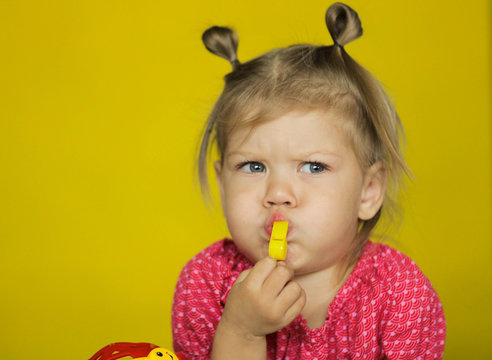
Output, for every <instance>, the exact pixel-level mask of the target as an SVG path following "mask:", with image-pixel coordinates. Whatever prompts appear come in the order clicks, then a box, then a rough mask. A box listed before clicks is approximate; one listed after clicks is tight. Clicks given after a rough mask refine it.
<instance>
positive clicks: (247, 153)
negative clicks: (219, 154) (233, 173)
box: [226, 150, 341, 159]
mask: <svg viewBox="0 0 492 360" xmlns="http://www.w3.org/2000/svg"><path fill="white" fill-rule="evenodd" d="M295 155H296V157H297V158H302V159H305V158H309V157H311V156H316V155H321V156H334V157H337V158H340V157H341V155H340V154H339V153H336V152H333V151H319V150H316V151H306V152H303V153H299V154H295ZM226 156H227V157H231V156H244V157H246V158H247V157H257V156H258V154H257V153H256V152H254V151H232V152H230V153H226ZM262 157H263V155H262Z"/></svg>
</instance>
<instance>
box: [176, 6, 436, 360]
mask: <svg viewBox="0 0 492 360" xmlns="http://www.w3.org/2000/svg"><path fill="white" fill-rule="evenodd" d="M326 23H327V27H328V30H329V32H330V34H331V36H332V38H333V41H334V45H333V46H313V45H294V46H290V47H287V48H282V49H275V50H272V51H270V52H267V53H266V54H264V55H262V56H259V57H257V58H255V59H253V60H251V61H248V62H245V63H240V62H239V61H238V59H237V56H236V50H237V44H238V38H237V36H236V34H235V33H234V32H232V30H230V29H228V28H222V27H213V28H210V29H209V30H207V31H206V32H205V33H204V34H203V41H204V43H205V46H206V47H207V49H208V50H210V51H211V52H212V53H214V54H216V55H218V56H221V57H223V58H225V59H227V60H228V61H229V62H230V63H231V64H232V72H231V73H229V74H228V75H227V76H226V77H225V88H224V91H223V93H222V95H221V96H220V98H219V99H218V101H217V103H216V105H215V107H214V109H213V111H212V113H211V115H210V118H209V120H208V123H207V126H206V129H205V133H204V136H203V139H202V143H201V150H200V157H199V174H200V179H201V182H202V186H204V188H206V187H207V180H206V179H207V174H206V158H207V153H208V151H209V149H210V147H211V143H212V142H213V141H216V143H217V147H218V152H219V156H220V159H219V160H218V161H217V162H216V164H215V170H216V176H217V180H218V184H219V190H220V198H221V204H222V208H223V212H224V215H225V218H226V221H227V225H228V228H229V231H230V235H231V239H225V240H222V241H219V242H217V243H215V244H213V245H211V246H210V247H208V248H207V249H205V250H203V251H202V252H200V253H199V254H198V255H196V256H195V257H194V258H193V259H192V260H191V261H190V262H189V263H188V264H187V265H186V266H185V267H184V269H183V271H182V273H181V275H180V278H179V280H178V283H177V286H176V293H175V298H174V303H173V334H174V348H175V350H176V352H178V353H181V354H182V356H184V357H185V358H187V359H210V358H211V359H248V360H251V359H255V360H256V359H440V358H441V357H442V353H443V349H444V339H445V320H444V314H443V310H442V306H441V303H440V301H439V298H438V296H437V294H436V293H435V292H434V290H433V288H432V286H431V284H430V282H429V281H428V280H427V279H426V277H425V276H424V275H423V274H422V272H421V271H420V270H419V268H418V267H417V266H416V265H415V264H414V263H413V262H412V261H411V260H410V259H409V258H408V257H406V256H405V255H403V254H401V253H400V252H398V251H396V250H394V249H392V248H391V247H389V246H387V245H383V244H376V243H373V242H371V241H370V240H369V236H370V233H371V230H372V229H373V228H374V226H375V225H376V223H377V221H378V219H379V218H380V215H381V213H382V211H383V209H384V210H385V211H386V210H388V206H387V205H389V204H390V202H389V200H390V198H391V197H390V196H389V195H391V194H390V190H392V189H393V190H394V189H395V187H396V186H397V184H398V180H399V178H400V176H401V174H402V173H405V172H407V171H408V170H407V167H406V165H405V162H404V160H403V158H402V156H401V154H400V150H399V148H400V146H399V135H400V134H399V133H400V131H401V128H400V122H399V119H398V116H397V114H396V112H395V110H394V108H393V106H392V104H391V102H390V101H389V100H388V97H387V95H386V94H385V92H384V91H383V89H382V88H381V86H380V85H379V84H378V82H377V81H376V80H375V79H374V78H373V77H372V76H371V75H370V74H369V73H368V72H367V71H366V70H365V69H364V68H362V67H361V66H360V65H358V64H357V63H356V62H355V61H354V60H353V59H352V58H351V57H350V56H349V55H348V54H347V52H346V51H345V49H344V46H345V45H346V44H347V43H349V42H350V41H352V40H354V39H356V38H358V37H359V36H361V34H362V28H361V24H360V21H359V18H358V16H357V13H356V12H355V11H353V10H352V9H351V8H350V7H348V6H347V5H344V4H341V3H336V4H334V5H332V6H331V7H330V8H329V9H328V11H327V13H326ZM383 204H384V205H383ZM275 221H288V223H289V231H288V235H287V241H288V250H287V257H286V259H285V261H279V262H277V261H276V260H274V259H273V258H271V257H269V256H268V244H269V237H270V234H271V231H272V224H273V222H275Z"/></svg>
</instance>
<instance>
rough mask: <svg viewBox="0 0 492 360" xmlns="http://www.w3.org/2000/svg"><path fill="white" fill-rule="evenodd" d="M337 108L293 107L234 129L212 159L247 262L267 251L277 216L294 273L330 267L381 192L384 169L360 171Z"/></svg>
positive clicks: (230, 221) (375, 167)
mask: <svg viewBox="0 0 492 360" xmlns="http://www.w3.org/2000/svg"><path fill="white" fill-rule="evenodd" d="M342 117H343V115H340V114H339V113H337V112H334V111H333V112H331V111H330V112H326V111H325V112H318V111H312V112H307V113H305V112H303V113H298V112H290V113H287V114H285V115H283V116H280V117H278V118H276V119H274V120H271V121H268V122H265V123H262V124H260V125H258V126H256V127H254V128H242V129H238V130H236V131H234V132H233V133H232V134H231V137H230V138H229V141H228V147H227V149H226V151H225V154H224V158H223V163H222V165H221V164H220V163H216V172H217V179H218V183H219V189H220V196H221V203H222V208H223V211H224V215H225V218H226V221H227V225H228V228H229V231H230V234H231V237H232V240H233V241H234V243H235V244H236V245H237V246H238V248H239V249H240V250H241V251H242V252H243V254H245V255H246V256H247V257H248V258H249V259H250V260H251V261H252V262H254V263H255V262H256V261H258V260H260V259H262V258H263V257H265V256H268V244H269V240H270V234H271V231H272V224H273V222H274V221H281V220H286V221H288V222H289V231H288V235H287V242H288V246H287V249H288V250H287V258H286V260H285V261H286V262H287V263H288V264H289V265H290V266H291V267H292V268H293V269H294V271H295V272H296V274H298V275H301V274H308V273H312V272H316V271H320V270H323V269H328V268H334V267H336V266H337V265H338V264H339V263H340V260H341V259H342V257H343V256H344V255H345V254H346V253H347V251H348V249H349V246H350V244H351V241H352V240H353V238H354V236H355V235H356V233H357V228H358V220H359V219H362V220H367V219H370V218H372V217H373V216H374V215H375V213H376V212H377V210H378V209H379V207H380V206H381V203H382V199H383V196H384V186H385V178H386V176H385V171H384V168H383V167H382V166H381V165H380V164H379V163H377V164H375V165H373V166H372V167H371V168H370V169H368V170H367V171H363V170H362V169H361V168H360V166H359V163H358V161H357V158H356V155H355V153H354V151H353V149H352V147H351V145H350V141H349V139H347V136H346V135H344V133H343V132H342V131H341V129H340V127H339V124H340V121H341V120H344V119H343V118H342Z"/></svg>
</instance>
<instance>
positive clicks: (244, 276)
mask: <svg viewBox="0 0 492 360" xmlns="http://www.w3.org/2000/svg"><path fill="white" fill-rule="evenodd" d="M250 271H251V269H248V270H244V271H243V272H242V273H241V274H239V276H238V277H237V279H236V281H235V282H236V283H238V284H239V283H240V282H242V281H244V279H246V278H247V277H248V274H249V273H250Z"/></svg>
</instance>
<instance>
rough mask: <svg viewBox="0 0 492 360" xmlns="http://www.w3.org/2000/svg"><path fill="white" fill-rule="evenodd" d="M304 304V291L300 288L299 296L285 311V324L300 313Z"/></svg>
mask: <svg viewBox="0 0 492 360" xmlns="http://www.w3.org/2000/svg"><path fill="white" fill-rule="evenodd" d="M304 305H306V293H305V292H304V289H302V288H301V293H300V295H299V297H298V298H297V300H296V301H295V302H294V303H293V304H292V305H291V306H290V307H289V308H288V309H287V311H286V312H285V316H284V318H285V326H287V325H288V324H290V323H291V322H292V320H294V319H295V318H296V317H297V316H298V315H299V314H300V313H301V311H302V309H304Z"/></svg>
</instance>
